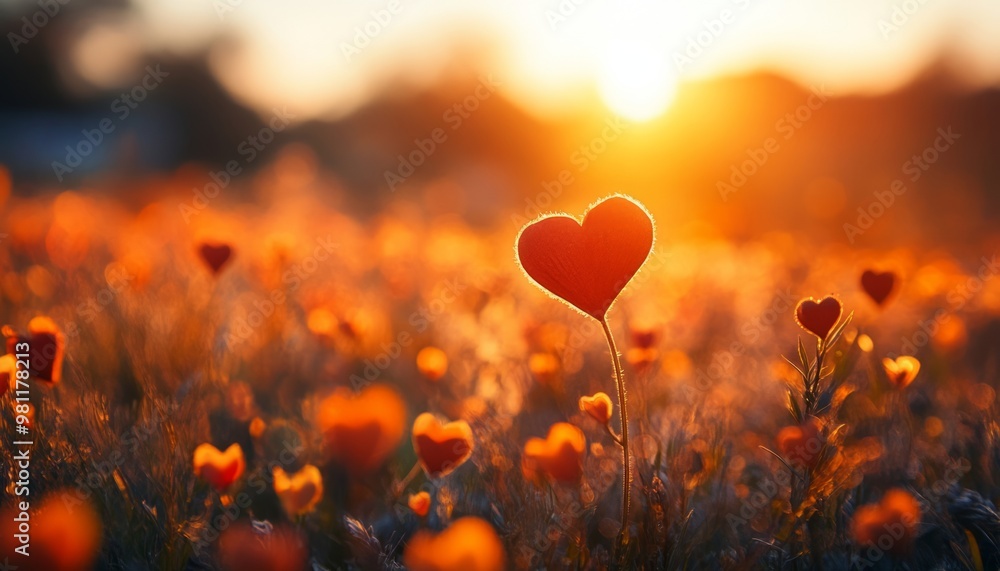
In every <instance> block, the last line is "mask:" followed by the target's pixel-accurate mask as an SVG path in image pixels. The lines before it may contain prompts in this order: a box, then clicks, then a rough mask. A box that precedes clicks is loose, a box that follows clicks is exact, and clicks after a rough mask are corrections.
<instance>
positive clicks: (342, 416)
mask: <svg viewBox="0 0 1000 571" xmlns="http://www.w3.org/2000/svg"><path fill="white" fill-rule="evenodd" d="M316 422H317V425H318V427H319V430H320V432H322V433H323V435H324V440H325V444H326V450H327V452H328V453H329V455H330V457H331V458H333V459H334V460H337V461H338V462H340V463H341V464H342V465H343V466H344V467H345V468H347V470H348V471H350V472H351V473H353V474H354V475H363V474H366V473H368V472H371V471H372V470H374V469H376V468H378V467H379V466H381V465H382V463H383V462H384V461H385V459H386V458H388V457H389V455H390V454H392V452H393V451H394V450H395V449H396V447H397V446H398V445H399V442H400V440H402V438H403V435H404V434H405V433H406V425H405V422H406V405H405V404H404V403H403V399H402V397H400V396H399V393H397V392H396V391H395V390H393V389H391V388H389V387H388V386H386V385H378V384H376V385H371V386H369V387H367V388H365V389H364V390H362V391H361V392H359V393H357V394H355V393H353V392H352V391H350V390H348V389H345V388H341V389H339V390H337V391H335V392H334V393H333V394H332V395H330V396H329V397H327V398H326V399H324V400H323V401H322V402H321V403H320V404H319V414H318V417H317V421H316Z"/></svg>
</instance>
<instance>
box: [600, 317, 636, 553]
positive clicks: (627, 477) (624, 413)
mask: <svg viewBox="0 0 1000 571" xmlns="http://www.w3.org/2000/svg"><path fill="white" fill-rule="evenodd" d="M601 326H602V327H604V335H605V336H606V337H607V338H608V348H609V349H610V350H611V360H612V362H613V363H614V366H615V381H616V382H617V384H618V411H619V414H620V415H621V422H622V430H621V442H620V444H621V447H622V527H621V531H619V532H618V539H619V542H620V543H621V544H622V545H623V544H624V540H626V539H627V538H628V522H629V511H630V509H631V506H632V502H631V496H632V459H631V455H630V454H629V448H628V399H627V398H626V395H625V373H624V371H623V370H622V362H621V359H620V358H619V356H618V347H617V346H616V345H615V337H614V335H612V334H611V327H610V326H609V325H608V320H607V318H605V319H602V320H601Z"/></svg>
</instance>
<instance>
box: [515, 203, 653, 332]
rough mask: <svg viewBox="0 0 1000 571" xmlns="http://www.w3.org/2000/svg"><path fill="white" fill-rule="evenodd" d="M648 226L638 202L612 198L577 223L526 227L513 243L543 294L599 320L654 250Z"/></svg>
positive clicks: (563, 219)
mask: <svg viewBox="0 0 1000 571" xmlns="http://www.w3.org/2000/svg"><path fill="white" fill-rule="evenodd" d="M653 232H654V231H653V220H652V218H650V216H649V213H648V212H646V209H645V208H643V207H642V206H641V205H640V204H639V203H638V202H636V201H634V200H632V199H631V198H628V197H625V196H612V197H610V198H607V199H605V200H603V201H601V202H598V203H597V204H595V205H593V206H591V207H590V209H589V210H588V211H587V213H586V214H585V215H584V217H583V221H582V222H578V221H577V220H576V219H575V218H573V217H571V216H568V215H565V214H561V215H553V216H544V217H542V218H539V219H537V220H534V221H532V222H529V223H528V224H527V225H525V227H524V228H522V229H521V233H520V234H519V235H518V237H517V258H518V261H519V262H520V264H521V267H522V268H523V269H524V272H525V273H526V274H528V276H529V277H530V278H531V279H532V280H533V281H534V282H535V283H536V284H537V285H538V286H539V287H541V288H542V289H543V290H545V291H547V292H549V293H551V294H553V295H555V296H556V297H558V298H560V299H562V300H564V301H566V302H567V303H569V304H570V305H572V306H573V307H576V308H577V309H579V310H580V311H582V312H583V313H585V314H587V315H590V316H591V317H593V318H594V319H597V320H603V319H604V315H605V314H606V313H607V311H608V309H609V308H610V307H611V304H612V303H614V301H615V299H616V298H617V297H618V294H619V293H621V291H622V289H624V288H625V285H626V284H628V282H629V280H631V279H632V276H634V275H635V273H636V272H637V271H639V268H640V267H642V264H643V263H644V262H645V261H646V258H647V257H648V256H649V253H650V251H651V250H652V248H653Z"/></svg>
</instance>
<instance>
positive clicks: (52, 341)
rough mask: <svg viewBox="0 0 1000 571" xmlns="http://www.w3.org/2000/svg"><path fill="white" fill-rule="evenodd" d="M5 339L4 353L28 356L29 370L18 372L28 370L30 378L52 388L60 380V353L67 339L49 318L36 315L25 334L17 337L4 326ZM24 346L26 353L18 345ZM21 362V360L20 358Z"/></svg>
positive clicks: (63, 350) (11, 330) (61, 360)
mask: <svg viewBox="0 0 1000 571" xmlns="http://www.w3.org/2000/svg"><path fill="white" fill-rule="evenodd" d="M3 333H4V335H6V336H7V353H9V354H23V353H25V352H27V354H28V358H27V361H28V366H27V367H26V368H24V367H23V366H22V369H21V370H27V371H28V372H29V373H31V376H32V378H34V379H36V380H39V381H44V382H45V383H50V384H51V385H55V384H57V383H59V381H60V380H62V363H63V353H64V352H65V350H66V337H65V335H63V333H62V331H60V330H59V326H57V325H56V322H55V321H53V320H52V319H51V318H49V317H46V316H44V315H39V316H38V317H35V318H34V319H32V320H31V321H29V322H28V334H27V335H18V334H16V333H15V332H14V330H13V329H12V328H11V327H8V326H4V328H3ZM22 343H27V345H28V350H27V351H25V350H24V349H23V347H22V348H21V349H18V348H17V347H18V346H19V344H22ZM20 359H21V360H22V362H23V361H24V358H23V357H21V358H20Z"/></svg>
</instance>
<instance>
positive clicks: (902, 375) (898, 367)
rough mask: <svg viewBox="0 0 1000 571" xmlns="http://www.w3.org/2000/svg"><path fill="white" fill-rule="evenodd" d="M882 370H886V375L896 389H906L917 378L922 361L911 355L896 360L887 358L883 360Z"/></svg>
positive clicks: (901, 356)
mask: <svg viewBox="0 0 1000 571" xmlns="http://www.w3.org/2000/svg"><path fill="white" fill-rule="evenodd" d="M882 368H883V369H885V375H886V377H888V378H889V382H890V383H892V385H893V386H894V387H896V388H897V389H904V388H906V387H907V386H908V385H909V384H910V383H912V382H913V379H915V378H917V373H919V372H920V361H918V360H917V358H916V357H911V356H909V355H900V356H899V357H896V359H895V360H893V359H889V358H888V357H887V358H885V359H882Z"/></svg>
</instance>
